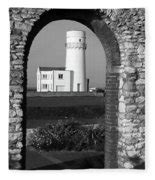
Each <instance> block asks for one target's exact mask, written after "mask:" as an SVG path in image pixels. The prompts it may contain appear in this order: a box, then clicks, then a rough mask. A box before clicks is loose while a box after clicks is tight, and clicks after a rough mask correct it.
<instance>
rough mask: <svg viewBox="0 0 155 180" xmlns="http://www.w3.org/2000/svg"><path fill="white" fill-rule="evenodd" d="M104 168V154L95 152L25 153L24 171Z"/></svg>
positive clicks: (33, 151) (28, 150) (28, 151)
mask: <svg viewBox="0 0 155 180" xmlns="http://www.w3.org/2000/svg"><path fill="white" fill-rule="evenodd" d="M86 168H104V153H103V152H97V151H81V152H75V151H51V152H46V151H41V152H39V151H37V150H35V149H33V148H31V147H28V148H27V152H26V169H29V170H30V169H34V170H35V169H40V170H41V169H86Z"/></svg>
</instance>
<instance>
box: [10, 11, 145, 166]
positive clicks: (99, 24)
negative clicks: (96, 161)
mask: <svg viewBox="0 0 155 180" xmlns="http://www.w3.org/2000/svg"><path fill="white" fill-rule="evenodd" d="M120 15H121V16H122V17H123V18H124V19H123V18H120ZM135 16H136V17H137V18H136V19H134V18H133V17H135ZM139 17H144V10H143V9H130V10H127V9H126V10H124V9H122V10H119V9H118V10H75V9H74V10H58V9H31V8H10V27H11V28H10V30H11V31H10V33H11V35H10V36H11V38H10V40H11V46H10V64H11V66H10V126H9V127H10V128H9V153H10V160H11V161H10V162H13V165H12V166H10V167H11V168H14V169H15V168H16V169H20V168H24V167H23V164H24V163H23V161H24V157H23V153H24V149H25V147H24V146H25V138H24V137H25V129H24V127H25V119H24V118H25V114H24V112H25V111H24V109H25V104H26V84H27V80H26V77H27V75H26V70H27V57H28V54H29V50H30V46H31V43H32V41H33V39H34V37H35V36H36V34H37V33H38V32H39V31H40V30H41V29H42V28H43V27H44V26H45V25H46V24H48V23H49V22H51V21H55V20H62V19H66V20H67V19H68V20H74V21H77V22H80V23H82V24H84V25H85V26H87V27H88V28H90V29H91V30H92V31H93V32H94V33H95V34H96V35H97V36H98V38H99V39H100V41H101V43H102V45H103V47H104V50H105V53H106V58H107V77H106V125H105V130H106V133H105V141H106V142H105V167H106V168H118V167H122V168H133V167H134V162H132V161H131V159H130V158H133V157H138V158H139V159H144V137H143V135H144V113H142V111H141V110H142V108H143V106H140V107H139V104H143V103H144V86H143V85H144V81H143V79H144V78H143V75H142V74H143V73H142V72H143V62H144V51H143V50H144V40H145V36H144V28H143V29H138V27H139V24H140V25H141V26H142V27H144V19H142V18H141V19H139ZM132 18H133V19H132ZM126 19H127V22H128V23H129V24H127V23H124V22H125V20H126ZM133 21H135V22H136V23H137V26H136V28H137V29H135V22H133ZM135 32H137V34H135ZM139 38H140V40H141V41H140V40H139ZM135 57H138V58H139V59H138V60H137V59H136V58H135ZM138 63H139V64H138ZM140 63H141V64H140ZM135 64H136V66H135ZM133 66H134V67H133ZM120 73H121V74H120ZM137 74H138V75H140V74H141V75H140V76H137ZM138 110H139V116H138V117H137V115H136V114H137V111H138ZM133 120H135V122H134V121H133ZM136 120H137V121H136ZM140 122H143V123H140ZM124 124H125V125H126V126H125V128H124ZM131 127H132V128H131ZM137 127H138V128H137ZM137 129H138V131H135V130H137ZM136 132H137V134H136V135H137V139H136V140H135V141H134V143H136V145H137V146H135V144H134V145H133V143H132V141H133V140H134V139H135V138H133V137H132V133H136ZM139 138H141V139H140V140H139ZM10 165H11V164H10Z"/></svg>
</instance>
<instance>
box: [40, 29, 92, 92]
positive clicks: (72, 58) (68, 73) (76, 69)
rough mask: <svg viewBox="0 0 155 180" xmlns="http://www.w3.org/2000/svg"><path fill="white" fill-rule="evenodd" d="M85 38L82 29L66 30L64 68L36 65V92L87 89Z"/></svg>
mask: <svg viewBox="0 0 155 180" xmlns="http://www.w3.org/2000/svg"><path fill="white" fill-rule="evenodd" d="M85 40H86V36H85V32H84V31H68V32H67V37H66V68H63V67H38V70H37V91H38V92H48V91H51V92H57V91H68V92H70V91H75V92H84V91H87V89H89V87H88V84H87V80H86V62H85V50H86V42H85Z"/></svg>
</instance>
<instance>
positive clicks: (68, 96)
mask: <svg viewBox="0 0 155 180" xmlns="http://www.w3.org/2000/svg"><path fill="white" fill-rule="evenodd" d="M9 23H10V79H9V169H18V170H20V169H21V170H62V169H74V170H75V169H141V170H144V169H145V8H134V7H133V8H116V9H113V8H112V9H110V8H109V9H108V8H103V9H70V8H68V9H58V8H34V7H33V8H30V7H29V8H27V7H17V8H16V7H10V8H9Z"/></svg>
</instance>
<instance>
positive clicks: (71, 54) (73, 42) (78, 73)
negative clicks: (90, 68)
mask: <svg viewBox="0 0 155 180" xmlns="http://www.w3.org/2000/svg"><path fill="white" fill-rule="evenodd" d="M66 36H67V37H66V70H69V71H73V77H72V80H73V84H72V91H79V92H82V91H86V62H85V50H86V36H85V32H84V31H68V32H67V34H66Z"/></svg>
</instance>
